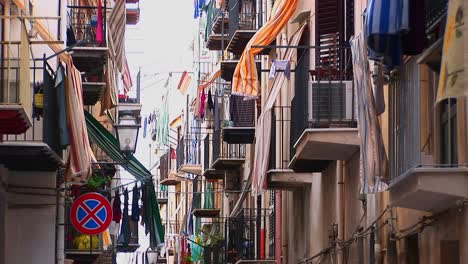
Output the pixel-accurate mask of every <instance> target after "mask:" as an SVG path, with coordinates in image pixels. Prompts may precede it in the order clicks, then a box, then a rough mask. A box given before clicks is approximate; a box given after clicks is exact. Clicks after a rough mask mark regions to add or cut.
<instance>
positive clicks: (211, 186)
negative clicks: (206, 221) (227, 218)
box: [192, 181, 223, 218]
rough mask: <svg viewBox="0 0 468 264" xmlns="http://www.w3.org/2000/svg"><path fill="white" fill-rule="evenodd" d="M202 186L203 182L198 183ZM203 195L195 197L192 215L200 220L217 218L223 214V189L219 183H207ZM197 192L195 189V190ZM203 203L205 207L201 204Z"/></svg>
mask: <svg viewBox="0 0 468 264" xmlns="http://www.w3.org/2000/svg"><path fill="white" fill-rule="evenodd" d="M198 183H199V184H198V185H201V181H198ZM204 187H205V188H199V190H203V193H202V195H199V194H198V195H196V196H194V201H193V210H192V215H193V216H195V217H199V218H216V217H218V216H219V214H220V213H221V209H220V208H221V206H222V204H223V202H222V198H223V195H222V194H221V192H222V190H223V187H222V183H221V182H219V181H206V182H205V186H204ZM194 191H195V189H194ZM197 191H198V190H197ZM202 201H203V206H201V202H202Z"/></svg>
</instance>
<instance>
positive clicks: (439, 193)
mask: <svg viewBox="0 0 468 264" xmlns="http://www.w3.org/2000/svg"><path fill="white" fill-rule="evenodd" d="M426 74H428V75H426ZM431 74H432V73H431V72H430V71H428V70H424V69H422V68H421V67H420V65H418V64H417V63H416V59H414V58H413V59H410V60H408V61H407V62H406V63H405V64H403V65H402V66H401V67H400V70H399V72H398V75H397V76H396V77H395V78H394V79H393V80H392V82H391V83H390V85H391V86H392V88H395V89H391V91H392V93H393V94H392V95H391V98H394V99H392V100H391V101H390V109H391V110H392V111H390V116H389V119H390V120H392V122H391V123H390V131H393V133H392V135H391V137H390V141H389V161H390V162H389V164H390V166H389V167H390V177H391V181H390V184H389V194H390V203H391V205H393V206H399V207H403V208H410V209H416V210H421V211H427V212H434V213H437V212H440V211H444V210H447V209H449V208H452V207H455V206H457V205H459V204H460V203H459V202H460V201H464V200H466V199H467V198H468V167H467V166H466V164H464V163H465V161H464V160H463V159H461V158H460V157H459V154H458V153H460V152H459V150H461V149H466V144H467V143H466V142H463V141H461V140H459V139H460V138H462V137H460V135H459V133H460V132H459V131H462V130H459V127H460V126H463V125H465V123H464V122H461V120H460V119H459V116H458V115H460V112H459V111H457V110H458V109H460V108H457V106H458V105H457V104H458V102H457V100H456V99H450V100H444V101H442V102H440V103H439V104H438V106H436V107H437V108H436V110H435V111H434V112H433V113H431V112H425V111H426V110H425V108H424V105H425V102H431V101H432V100H431V99H429V97H428V96H427V94H426V93H425V92H424V91H425V90H426V89H428V87H427V86H425V85H426V82H427V80H426V79H423V78H422V77H423V76H429V78H431V77H432V78H433V77H436V75H438V74H433V76H431ZM420 76H421V77H420ZM424 116H426V117H427V118H428V119H429V120H435V119H436V118H439V119H440V121H437V122H436V124H434V125H433V126H434V130H433V131H438V134H439V135H438V136H437V137H439V139H440V142H439V143H437V142H436V143H431V144H434V145H433V147H431V148H432V150H431V151H428V150H427V148H425V144H427V143H426V142H429V140H430V139H431V137H432V136H431V137H428V136H425V135H424V133H427V131H431V130H426V128H425V126H424V125H423V124H424V123H422V122H420V121H421V120H423V117H424ZM426 137H427V140H426ZM437 137H435V138H437ZM432 140H434V137H432ZM435 140H437V139H435ZM459 159H460V160H459ZM462 163H463V164H462Z"/></svg>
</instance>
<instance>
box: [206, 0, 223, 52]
mask: <svg viewBox="0 0 468 264" xmlns="http://www.w3.org/2000/svg"><path fill="white" fill-rule="evenodd" d="M215 5H216V1H212V2H211V3H210V5H209V7H208V12H207V18H206V19H207V25H206V32H207V36H206V39H205V41H206V47H207V48H208V49H209V50H224V49H226V46H227V44H228V42H229V36H228V24H229V18H228V16H229V13H228V12H225V11H223V10H222V9H217V8H216V7H215Z"/></svg>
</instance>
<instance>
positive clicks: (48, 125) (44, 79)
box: [2, 62, 62, 157]
mask: <svg viewBox="0 0 468 264" xmlns="http://www.w3.org/2000/svg"><path fill="white" fill-rule="evenodd" d="M34 63H35V64H36V62H34ZM38 64H39V63H38ZM41 64H42V65H41V66H40V67H31V68H30V69H31V76H32V82H33V84H34V85H33V87H32V88H31V94H33V92H34V94H35V95H36V96H35V98H36V99H32V97H31V101H30V102H22V104H24V105H26V104H31V105H33V113H32V115H33V120H32V125H31V127H30V128H29V129H28V130H27V131H26V132H25V133H23V134H19V135H5V136H4V138H3V140H4V141H16V142H19V141H22V142H44V143H46V144H47V145H49V146H50V147H51V148H52V149H53V150H54V151H55V153H56V154H57V155H58V156H60V157H61V156H62V149H61V146H60V142H59V140H60V135H59V127H58V126H59V119H58V116H57V110H56V109H55V108H54V107H55V106H57V105H58V103H59V101H58V100H59V99H58V98H57V97H56V94H55V93H56V90H55V88H54V83H55V82H54V77H55V72H54V71H53V70H52V67H51V66H50V65H49V64H48V63H47V62H41ZM11 70H12V69H11V68H10V69H9V71H11ZM15 71H19V69H15ZM41 73H42V74H41ZM15 75H16V77H15V78H16V79H15V80H16V81H15V82H16V83H18V82H19V79H17V78H19V75H18V74H15ZM41 75H42V76H41ZM38 76H41V77H38ZM2 87H3V86H2ZM7 87H8V86H7ZM9 89H10V92H12V91H13V92H14V93H16V94H18V93H19V86H14V87H12V86H10V88H9ZM15 89H16V90H15ZM37 95H39V96H37ZM10 96H12V95H11V94H10ZM15 97H16V96H15ZM39 98H40V102H39ZM33 100H35V101H33Z"/></svg>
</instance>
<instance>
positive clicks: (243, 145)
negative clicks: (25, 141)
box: [160, 0, 468, 263]
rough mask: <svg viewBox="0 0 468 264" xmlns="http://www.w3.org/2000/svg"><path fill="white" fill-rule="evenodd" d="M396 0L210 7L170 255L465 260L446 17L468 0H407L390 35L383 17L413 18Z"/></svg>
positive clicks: (460, 144)
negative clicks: (446, 86)
mask: <svg viewBox="0 0 468 264" xmlns="http://www.w3.org/2000/svg"><path fill="white" fill-rule="evenodd" d="M286 2H287V3H286ZM382 2H389V1H370V3H368V1H357V0H355V1H353V0H329V1H328V0H319V1H290V2H288V1H250V0H244V1H240V0H239V1H231V0H229V1H211V2H210V3H208V4H206V6H203V8H202V7H200V6H196V7H195V9H196V10H195V11H196V12H195V13H196V14H197V13H199V15H200V17H199V18H197V19H199V24H200V25H201V26H200V28H199V33H200V34H196V36H197V37H196V38H195V40H194V43H200V44H199V45H195V48H194V54H196V56H198V57H197V59H198V60H197V62H198V63H196V65H198V66H196V67H195V69H194V74H193V75H192V79H196V81H193V80H192V86H190V88H189V89H188V91H189V92H187V93H185V94H184V95H185V96H186V97H187V100H186V105H185V106H184V107H185V110H183V111H184V113H183V115H182V117H181V120H179V121H178V122H180V124H181V128H180V129H178V128H177V126H175V127H174V130H175V131H177V134H174V137H173V139H174V140H173V141H172V142H171V143H170V145H171V148H172V149H173V150H174V152H175V155H173V154H174V152H170V153H172V154H171V156H172V157H175V159H176V167H172V168H173V169H174V170H175V171H176V172H177V173H172V174H171V173H169V172H167V171H163V170H161V175H160V177H161V179H163V178H164V179H166V178H167V179H169V178H171V175H172V177H173V179H174V180H173V181H170V180H164V179H163V180H162V182H161V183H162V184H167V183H170V184H171V185H174V187H171V188H174V189H173V190H174V191H175V196H176V197H179V198H176V199H175V200H171V199H169V203H170V204H171V203H172V204H173V205H172V207H173V208H174V209H173V210H174V212H176V214H178V215H179V216H178V217H176V218H172V217H171V215H172V214H169V215H170V216H169V218H166V221H167V222H168V225H167V226H168V227H167V228H169V226H171V227H170V228H171V229H173V230H174V231H173V232H171V233H173V234H172V237H171V238H170V241H171V244H166V246H167V247H168V251H167V252H166V253H165V254H166V255H167V256H170V257H171V261H172V259H174V263H184V261H186V262H188V261H193V262H195V261H201V260H203V261H204V262H203V263H257V262H258V263H268V261H271V263H464V262H466V259H467V255H466V253H465V252H466V249H467V244H466V237H467V236H466V232H467V231H466V224H467V214H466V198H467V197H468V195H467V192H466V191H467V190H468V188H467V187H468V186H467V177H468V171H467V169H466V151H467V143H466V137H467V133H466V121H467V116H466V107H467V105H466V100H467V99H466V92H464V93H459V94H458V96H454V95H452V97H453V98H451V99H446V98H443V97H440V90H441V89H442V88H443V87H442V85H441V84H439V79H440V78H441V74H440V69H441V65H444V64H443V63H442V61H443V57H444V56H446V54H447V53H448V52H447V51H446V50H445V49H444V50H442V46H443V43H444V41H445V42H446V41H447V40H446V38H447V33H445V34H444V32H446V31H447V30H450V27H447V29H446V25H447V23H448V24H449V26H450V23H459V22H460V21H458V20H454V19H455V18H454V16H453V14H454V13H453V12H454V11H453V10H463V8H464V7H463V4H460V3H459V2H457V1H423V2H424V3H421V10H422V11H424V12H423V15H420V16H415V15H414V14H415V13H414V12H416V11H415V10H416V9H418V8H416V6H415V5H416V3H415V1H403V2H405V3H408V5H409V6H408V9H402V10H400V12H401V14H403V13H404V12H407V13H408V14H409V17H410V18H411V19H410V22H409V27H408V28H409V32H410V34H408V32H407V31H406V30H408V28H405V29H404V30H402V31H401V32H402V33H401V35H398V36H393V37H394V38H395V39H392V41H390V40H389V41H388V43H384V44H382V43H380V42H375V41H374V39H373V37H374V36H381V35H382V34H383V35H384V33H385V32H380V31H378V30H375V28H374V29H372V26H371V24H372V23H377V24H378V23H384V22H385V21H384V19H388V21H389V23H397V22H395V21H397V20H399V19H400V18H399V17H398V16H395V17H394V18H393V17H392V16H389V15H388V13H385V14H380V13H378V12H376V11H375V9H376V8H375V6H378V5H379V4H381V3H382ZM388 4H389V10H399V9H397V7H391V4H390V3H388ZM290 5H293V7H291V6H290ZM278 6H279V7H281V8H282V9H280V10H278ZM454 6H456V7H454ZM392 8H396V9H392ZM291 10H292V11H291ZM418 10H419V9H418ZM436 10H437V11H436ZM403 11H404V12H403ZM459 12H461V11H459ZM272 17H274V18H276V20H274V21H273V22H272V21H270V20H273V19H272ZM280 18H281V19H280ZM459 19H461V18H459ZM280 20H287V23H281V21H280ZM371 21H372V22H371ZM382 21H383V22H382ZM388 21H387V22H388ZM446 21H449V22H447V23H446ZM450 21H451V22H450ZM453 21H455V22H453ZM398 23H399V22H398ZM378 25H380V24H378ZM400 26H401V25H400ZM275 27H280V30H276V29H275ZM372 30H374V31H375V32H374V31H372ZM387 33H388V32H387ZM458 33H460V32H458ZM270 34H272V35H273V38H272V40H271V41H269V40H270V38H268V37H267V36H268V35H270ZM379 34H380V35H379ZM399 34H400V33H399ZM460 34H462V33H460ZM408 36H411V37H408ZM267 42H268V43H267ZM400 43H403V44H401V45H404V47H403V48H402V49H401V50H399V49H397V47H398V45H400ZM377 44H381V45H382V46H383V47H380V46H378V45H377ZM385 45H387V46H385ZM379 48H380V50H379ZM394 49H395V50H394ZM207 50H208V51H207ZM259 50H260V51H259ZM249 52H250V53H253V54H254V55H255V57H252V58H251V59H253V61H252V62H251V63H249V64H245V56H248V54H249ZM386 52H389V53H391V52H397V55H395V54H392V55H393V56H394V57H392V56H390V55H389V54H387V53H386ZM206 54H209V55H208V56H209V58H210V59H209V60H208V61H203V60H201V59H200V57H201V56H206ZM457 54H459V56H462V52H461V51H460V52H459V53H457ZM389 59H390V60H389ZM245 65H247V66H245ZM236 67H237V68H241V69H242V70H243V71H244V72H242V73H239V71H238V69H236ZM242 67H245V68H242ZM249 67H250V68H249ZM253 67H256V68H257V71H256V72H255V71H254V72H253V74H256V76H255V77H256V78H255V79H256V80H258V86H255V85H253V86H249V82H252V80H253V78H252V76H251V75H248V74H249V73H251V72H252V68H253ZM272 67H275V68H276V69H277V71H276V72H274V71H272V70H271V68H272ZM242 70H241V71H242ZM244 73H245V74H244ZM182 79H183V78H182ZM182 79H181V82H180V83H179V86H178V88H179V90H180V85H181V83H183V80H182ZM238 83H242V84H241V85H240V87H241V88H240V89H239V88H238V86H236V84H238ZM462 85H463V84H462ZM174 87H175V86H174ZM245 87H257V89H258V91H256V92H255V93H254V92H252V91H248V90H246V88H245ZM462 87H464V86H462ZM243 89H244V90H243ZM464 89H465V90H466V88H464ZM194 91H195V93H194ZM252 95H253V96H252ZM258 95H260V96H258ZM239 96H247V97H246V99H252V97H253V98H254V100H244V99H242V98H240V97H239ZM249 97H250V98H249ZM200 105H201V107H200ZM174 120H175V119H174ZM174 122H175V121H174ZM174 124H175V123H174ZM179 131H182V132H179ZM176 139H177V140H176ZM166 175H167V176H166ZM176 179H178V180H176ZM215 186H219V187H215ZM212 188H213V189H212ZM213 190H218V191H213ZM213 198H214V200H215V201H219V202H218V203H217V202H214V203H210V201H211V199H213ZM207 201H208V202H207ZM170 221H175V222H171V223H170V224H169V222H170ZM174 225H175V227H174ZM188 248H190V249H188ZM194 251H196V252H202V253H201V254H198V255H197V254H195V253H194ZM189 256H191V258H190V257H189Z"/></svg>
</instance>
